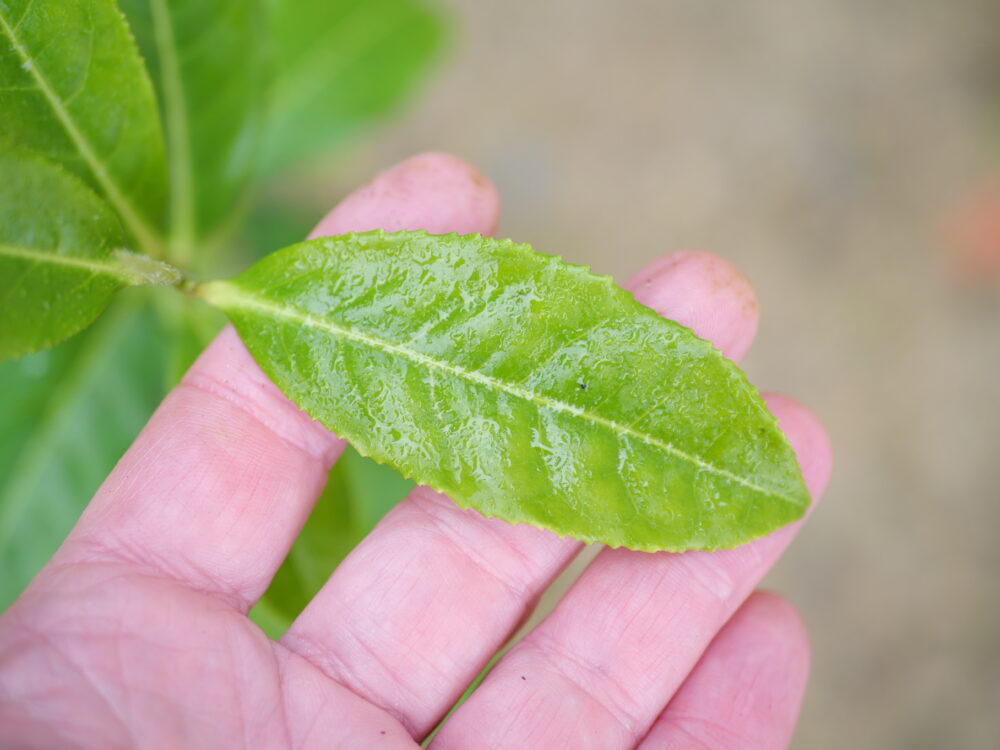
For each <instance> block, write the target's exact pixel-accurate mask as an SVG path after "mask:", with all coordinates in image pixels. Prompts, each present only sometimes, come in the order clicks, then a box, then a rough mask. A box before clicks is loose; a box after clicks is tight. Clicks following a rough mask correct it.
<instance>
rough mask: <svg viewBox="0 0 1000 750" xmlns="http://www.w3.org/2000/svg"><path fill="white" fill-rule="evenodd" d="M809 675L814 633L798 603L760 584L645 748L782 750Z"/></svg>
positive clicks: (665, 713) (668, 709)
mask: <svg viewBox="0 0 1000 750" xmlns="http://www.w3.org/2000/svg"><path fill="white" fill-rule="evenodd" d="M808 676H809V637H808V635H807V634H806V629H805V626H804V625H803V624H802V620H801V619H800V618H799V616H798V614H797V613H796V612H795V609H794V608H793V607H792V605H790V604H789V603H788V602H786V601H785V600H784V599H782V598H781V597H780V596H777V595H775V594H769V593H763V592H759V591H758V592H757V593H755V594H753V595H752V596H751V597H750V598H749V599H747V600H746V602H744V603H743V606H742V607H740V608H739V610H738V611H737V612H736V614H735V615H733V617H732V619H731V620H730V621H729V622H728V623H726V626H725V627H724V628H723V629H722V631H721V632H720V633H719V634H718V635H717V636H716V637H715V640H714V641H712V645H710V646H709V647H708V650H707V651H705V653H704V654H703V655H702V657H701V660H700V661H699V662H698V666H696V667H695V668H694V671H693V672H692V673H691V674H690V675H689V676H688V678H687V680H685V682H684V684H683V685H682V686H681V688H680V690H678V691H677V694H676V695H675V696H674V697H673V700H671V701H670V704H669V705H668V706H667V707H666V709H665V710H664V711H663V713H661V714H660V716H659V718H658V719H657V720H656V723H655V724H653V728H652V729H651V730H650V731H649V734H647V735H646V738H645V739H644V740H643V741H642V743H641V744H640V745H639V750H671V749H673V748H676V749H678V750H679V749H680V748H690V747H697V748H702V749H703V750H742V748H747V747H752V748H754V750H781V749H782V748H786V747H788V742H789V740H790V739H791V737H792V731H793V730H794V729H795V722H796V719H797V718H798V715H799V707H800V706H801V705H802V695H803V693H804V692H805V688H806V678H807V677H808Z"/></svg>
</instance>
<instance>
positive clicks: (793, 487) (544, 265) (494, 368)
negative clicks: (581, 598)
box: [200, 232, 809, 551]
mask: <svg viewBox="0 0 1000 750" xmlns="http://www.w3.org/2000/svg"><path fill="white" fill-rule="evenodd" d="M200 294H201V295H202V296H203V297H204V298H205V299H207V300H208V301H209V302H211V303H213V304H215V305H217V306H218V307H221V308H222V309H224V310H225V311H226V312H227V314H228V315H229V316H230V318H231V319H232V321H233V322H234V324H235V325H236V328H237V330H238V331H239V333H240V335H241V336H242V338H243V341H244V342H245V343H246V345H247V347H248V348H249V349H250V352H251V353H252V354H253V356H254V357H255V359H256V360H257V362H258V363H259V364H260V365H261V367H262V368H263V369H264V371H265V372H267V373H268V375H269V376H270V377H271V379H272V380H273V381H274V382H275V383H276V384H277V385H278V386H279V387H280V388H281V389H282V390H283V391H284V392H285V394H286V395H287V396H288V397H289V398H291V399H292V400H293V401H295V402H296V403H297V404H298V405H299V406H300V407H302V408H303V409H305V411H307V412H308V413H309V414H310V415H312V416H313V417H314V418H316V419H318V420H319V421H320V422H322V423H323V424H324V425H326V426H327V427H328V428H329V429H331V430H333V431H335V432H336V433H338V434H339V435H341V436H343V437H346V438H347V439H348V440H350V441H351V443H352V444H353V445H354V446H355V447H356V448H357V449H358V450H359V452H361V453H362V454H364V455H369V456H371V457H373V458H375V459H376V460H378V461H382V462H386V463H389V464H391V465H393V466H395V467H397V468H398V469H400V470H401V471H402V472H403V473H404V474H405V475H407V476H409V477H412V478H413V479H414V480H416V481H418V482H420V483H423V484H427V485H430V486H431V487H434V488H435V489H438V490H441V491H444V492H446V493H448V494H449V495H450V496H451V497H452V498H453V499H454V500H455V501H456V502H457V503H458V504H459V505H460V506H462V507H472V508H475V509H476V510H478V511H480V512H481V513H483V514H484V515H486V516H496V517H499V518H503V519H504V520H506V521H509V522H525V523H530V524H532V525H535V526H540V527H543V528H548V529H551V530H552V531H554V532H556V533H558V534H563V535H569V536H573V537H576V538H578V539H581V540H583V541H587V542H603V543H606V544H610V545H613V546H626V547H631V548H634V549H642V550H674V551H677V550H684V549H717V548H720V547H733V546H735V545H738V544H742V543H743V542H746V541H749V540H750V539H753V538H756V537H759V536H763V535H764V534H767V533H769V532H771V531H773V530H774V529H776V528H778V527H780V526H782V525H784V524H786V523H789V522H790V521H793V520H795V519H797V518H799V517H801V516H802V514H803V512H804V511H805V508H806V507H807V505H808V503H809V497H808V493H807V491H806V489H805V486H804V485H803V482H802V478H801V475H800V472H799V469H798V465H797V464H796V461H795V456H794V454H793V452H792V450H791V448H790V446H789V445H788V442H787V441H786V439H785V438H784V436H783V435H782V434H781V432H780V430H779V429H778V426H777V424H776V422H775V420H774V418H773V417H772V416H771V415H770V413H769V412H768V411H767V408H766V407H765V405H764V403H763V401H762V400H761V399H760V397H759V396H758V394H757V391H756V390H755V389H754V388H753V386H751V385H750V384H749V383H748V382H747V380H746V377H745V376H744V375H743V373H742V372H741V371H740V370H739V369H738V368H737V367H736V366H735V365H733V364H732V363H731V362H729V361H728V360H726V359H725V358H724V357H723V356H722V355H721V354H720V353H719V352H718V351H717V350H716V349H715V348H714V347H712V345H711V344H709V343H708V342H706V341H703V340H702V339H699V338H698V337H697V336H695V335H694V334H693V333H691V331H689V330H688V329H686V328H684V327H682V326H680V325H678V324H677V323H674V322H672V321H669V320H665V319H663V318H661V317H660V316H659V315H657V314H656V313H654V312H653V311H652V310H649V309H648V308H645V307H643V306H642V305H640V304H639V303H637V302H636V301H635V300H634V299H633V297H632V296H631V295H630V294H628V293H627V292H625V291H623V290H621V289H619V288H617V287H615V286H614V285H613V284H612V283H611V281H610V279H607V278H601V277H597V276H593V275H592V274H590V273H589V272H588V271H587V270H586V269H583V268H580V267H576V266H571V265H567V264H565V263H563V262H562V261H560V260H559V259H558V258H553V257H548V256H544V255H540V254H537V253H534V252H533V251H532V250H531V249H530V248H529V247H528V246H526V245H515V244H513V243H511V242H510V241H498V240H492V239H487V238H482V237H479V236H478V235H469V236H464V237H459V236H457V235H447V236H442V237H433V236H428V235H426V234H425V233H423V232H400V233H396V234H390V235H387V234H384V233H382V232H370V233H365V234H355V235H345V236H342V237H331V238H323V239H318V240H313V241H311V242H305V243H301V244H299V245H293V246H292V247H289V248H286V249H285V250H282V251H279V252H277V253H275V254H273V255H271V256H269V257H268V258H265V259H264V260H262V261H260V262H259V263H257V264H256V265H255V266H253V267H251V268H250V269H249V270H247V271H246V272H244V273H243V274H241V275H240V276H238V277H237V278H235V279H233V280H232V281H225V282H211V283H208V284H204V285H202V287H201V288H200Z"/></svg>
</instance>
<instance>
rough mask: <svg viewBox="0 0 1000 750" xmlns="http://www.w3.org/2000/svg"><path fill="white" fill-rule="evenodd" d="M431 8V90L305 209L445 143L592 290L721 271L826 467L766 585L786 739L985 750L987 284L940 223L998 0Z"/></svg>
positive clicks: (999, 94) (982, 158)
mask: <svg viewBox="0 0 1000 750" xmlns="http://www.w3.org/2000/svg"><path fill="white" fill-rule="evenodd" d="M459 5H461V7H458V6H459ZM455 6H456V7H455V14H456V16H457V18H458V21H459V24H458V25H459V36H460V39H459V41H458V49H456V50H455V52H454V54H453V56H452V59H451V61H450V63H449V64H448V65H447V66H446V68H445V70H444V71H443V73H442V74H441V75H440V76H439V77H438V78H437V79H436V80H435V81H434V83H433V84H432V85H431V86H430V87H429V89H428V90H427V91H426V92H425V95H424V96H423V97H421V98H420V99H419V101H417V102H416V103H415V106H413V107H412V108H411V109H410V110H409V112H408V114H407V116H406V117H405V118H403V119H402V120H401V121H398V122H397V123H396V124H395V125H394V126H392V127H391V128H390V129H388V130H385V131H383V132H381V133H380V134H379V135H378V136H377V137H375V138H374V139H373V140H372V141H370V142H369V145H368V147H366V148H365V149H363V150H361V151H358V152H355V153H354V154H353V155H352V156H351V158H350V160H349V161H347V162H345V161H344V160H343V159H342V158H341V159H339V160H337V161H336V167H335V168H333V169H332V174H333V175H334V176H333V178H331V177H330V175H331V168H329V167H328V166H323V167H322V168H317V170H316V175H317V177H316V178H315V179H314V180H313V181H312V182H310V183H307V184H306V185H305V186H304V187H301V186H300V187H299V188H298V189H299V190H302V194H303V195H304V196H306V197H304V198H303V200H305V201H307V202H309V201H311V202H312V204H313V207H314V208H315V211H316V213H317V214H318V213H319V212H321V211H322V210H324V209H325V207H327V206H328V205H330V204H332V203H333V202H334V201H335V200H336V199H337V198H338V197H339V196H340V195H342V194H343V193H344V192H346V191H347V190H348V189H349V188H350V187H352V186H354V185H355V184H357V183H358V182H361V181H363V180H366V179H367V178H368V177H369V176H370V175H371V174H372V173H373V172H374V171H376V170H378V169H381V168H384V167H385V166H387V165H389V164H390V163H392V162H394V161H396V160H397V159H400V158H402V157H404V156H406V155H409V154H410V153H412V152H415V151H418V150H423V149H427V148H443V149H447V150H450V151H453V152H456V153H458V154H460V155H462V156H465V157H467V158H469V159H471V160H472V161H473V162H475V163H477V164H478V165H480V166H481V167H482V168H483V169H484V171H485V172H487V173H488V174H489V175H490V177H491V178H492V179H493V180H494V181H495V182H496V184H497V185H498V187H499V189H500V192H501V194H502V196H503V199H504V201H505V217H504V220H503V222H502V224H501V227H500V234H502V235H505V236H510V237H513V238H515V239H518V240H524V241H528V242H532V243H533V244H535V246H536V247H538V248H539V249H542V250H544V251H546V252H553V253H561V254H562V255H563V256H564V257H566V258H567V259H568V260H572V261H574V262H579V263H587V264H591V265H592V266H593V267H594V268H595V269H596V270H598V271H600V272H607V273H611V274H613V275H614V276H615V277H616V278H619V279H623V278H624V277H625V276H626V275H628V274H629V273H631V272H632V271H633V270H635V269H636V268H638V267H639V266H640V265H642V264H643V263H645V262H647V261H649V260H651V259H652V258H654V257H655V256H657V255H658V254H660V253H661V252H664V251H669V250H673V249H678V248H683V247H698V248H703V249H708V250H712V251H715V252H717V253H720V254H722V255H724V256H725V257H727V258H729V259H730V260H732V261H733V262H735V263H736V264H737V265H738V266H739V267H741V268H742V269H743V270H744V271H745V273H746V274H747V276H749V278H750V279H751V281H752V282H753V283H754V284H755V286H756V288H757V290H758V294H759V296H760V302H761V308H762V321H761V330H760V335H759V338H758V342H757V344H756V346H755V348H754V350H753V352H752V353H751V356H750V359H749V361H748V363H747V369H748V371H749V372H750V375H751V377H752V378H753V379H754V380H755V381H756V382H758V383H760V384H761V385H762V386H763V387H764V388H766V389H769V390H770V389H773V390H781V391H784V392H786V393H789V394H791V395H793V396H795V397H797V398H800V399H801V400H803V401H805V402H806V403H808V404H810V405H811V406H812V407H813V408H814V409H815V410H816V411H817V412H818V413H819V414H820V415H821V416H822V417H823V419H824V420H825V421H826V423H827V425H828V426H829V429H830V432H831V434H832V437H833V443H834V449H835V452H836V469H835V472H834V479H833V483H832V484H831V487H830V490H829V493H828V495H827V499H826V502H825V503H824V506H823V507H822V508H821V510H820V511H819V512H818V513H817V515H816V516H815V518H814V519H813V522H812V523H811V525H810V526H809V527H808V528H807V530H806V531H805V533H804V534H803V535H802V536H801V537H800V538H799V540H798V541H797V542H796V544H795V545H794V546H793V548H792V549H791V550H790V552H789V554H788V555H787V556H786V558H785V559H784V561H783V562H782V563H781V565H780V567H779V569H778V570H777V571H776V572H775V573H774V574H773V576H772V577H771V578H770V580H769V581H768V584H769V585H770V586H771V587H773V588H777V589H779V590H781V591H782V592H784V593H785V594H786V595H788V596H789V597H790V598H791V599H792V600H793V601H794V602H795V604H796V605H797V606H798V607H799V608H800V609H801V611H802V612H803V614H804V616H805V619H806V620H807V622H808V623H809V626H810V629H811V632H812V637H813V641H814V648H815V657H814V667H813V680H812V683H811V688H810V692H809V695H808V697H807V700H806V705H805V708H804V713H803V719H802V724H801V726H800V729H799V731H798V734H797V736H796V740H795V743H794V745H793V746H794V747H795V748H799V749H800V750H804V749H806V748H808V749H809V750H821V749H823V750H825V749H826V748H830V749H832V748H838V749H839V748H841V747H845V746H846V747H851V748H855V749H856V750H866V749H868V748H872V749H874V748H879V749H884V748H904V747H905V748H908V749H910V750H919V749H921V748H945V747H946V748H986V747H996V746H997V744H996V743H997V741H998V739H997V738H998V737H1000V711H998V708H1000V584H998V583H997V572H998V571H1000V544H998V530H1000V490H998V488H997V485H998V482H997V477H998V472H997V470H998V465H1000V280H994V281H992V282H991V281H990V280H989V279H988V278H986V277H985V274H984V273H983V272H982V271H981V269H980V270H974V269H973V270H967V271H966V273H965V275H964V276H963V274H962V273H961V272H960V270H958V269H956V265H957V264H956V263H955V262H954V256H955V255H956V254H958V255H961V252H960V251H961V248H956V247H955V243H956V242H959V241H960V240H956V239H955V235H956V233H955V232H954V231H952V228H953V227H952V225H953V223H954V221H955V219H954V216H955V214H956V212H958V213H959V214H961V211H960V210H959V209H958V208H957V207H958V206H960V205H961V204H962V203H963V201H965V200H966V196H968V195H970V194H973V193H975V191H977V190H979V189H980V188H982V186H983V185H987V184H989V183H990V182H996V181H997V179H998V177H1000V6H998V5H997V4H996V3H995V2H989V1H988V0H981V1H978V0H956V1H954V2H948V3H941V2H930V1H929V0H907V1H906V2H903V1H902V0H894V1H890V2H883V3H871V2H865V0H816V1H813V0H809V1H808V2H799V3H787V2H778V1H777V0H772V1H769V2H763V1H762V2H755V3H730V2H721V1H720V0H686V1H672V2H659V1H657V0H646V1H644V2H643V1H641V0H627V1H626V0H619V2H615V3H609V2H599V0H534V1H533V2H530V3H529V2H503V3H482V2H480V3H461V4H459V3H457V2H455ZM961 235H962V233H961V232H958V236H961Z"/></svg>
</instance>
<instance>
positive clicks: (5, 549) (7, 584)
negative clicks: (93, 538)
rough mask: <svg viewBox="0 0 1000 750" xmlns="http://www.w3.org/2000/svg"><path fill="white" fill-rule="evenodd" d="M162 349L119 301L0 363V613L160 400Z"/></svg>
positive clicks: (137, 307) (145, 321) (130, 302)
mask: <svg viewBox="0 0 1000 750" xmlns="http://www.w3.org/2000/svg"><path fill="white" fill-rule="evenodd" d="M138 293H139V290H131V291H128V292H126V295H125V296H128V297H131V296H132V295H136V294H138ZM165 345H166V340H165V338H164V336H163V332H162V329H161V328H160V326H159V323H158V321H157V318H156V316H155V315H154V313H153V310H152V308H151V306H150V305H148V304H147V303H144V302H142V301H141V300H135V299H122V300H121V301H120V302H118V303H116V305H115V306H114V307H113V308H112V309H111V310H110V311H109V312H108V314H107V315H105V316H104V317H103V318H102V319H101V320H99V321H98V322H97V324H96V325H94V326H92V327H91V328H89V329H88V330H86V331H84V332H83V333H82V334H80V335H79V336H74V337H73V338H72V339H70V340H68V341H64V342H63V343H62V344H60V345H59V346H57V347H55V348H54V349H49V350H46V351H43V352H39V353H37V354H32V355H30V356H28V357H23V358H21V359H18V360H14V361H12V362H4V363H2V364H0V392H2V393H4V394H7V396H8V397H6V398H4V401H3V404H4V408H3V409H2V410H0V571H3V574H2V575H0V611H2V610H3V609H5V608H6V607H7V605H8V604H10V603H11V602H12V601H13V600H14V598H15V597H17V595H18V594H19V593H20V592H21V590H22V589H23V588H24V587H25V586H26V585H27V583H28V581H30V580H31V579H32V578H33V577H34V575H35V574H36V573H37V572H38V570H39V569H40V568H41V567H42V565H43V564H44V563H45V562H46V561H47V560H48V559H49V557H51V555H52V553H53V552H55V550H56V548H57V547H58V546H59V545H60V544H61V543H62V541H63V539H64V538H65V537H66V534H68V533H69V530H70V529H71V528H72V527H73V524H74V523H75V522H76V519H77V518H78V517H79V515H80V513H81V512H82V511H83V509H84V507H85V506H86V504H87V503H88V502H89V501H90V498H91V496H92V495H93V494H94V492H95V491H96V490H97V488H98V487H99V486H100V484H101V482H103V481H104V478H105V477H106V476H107V475H108V473H109V472H110V471H111V469H112V468H113V467H114V465H115V463H116V462H117V461H118V459H119V458H120V457H121V455H122V453H124V451H125V449H126V448H127V447H128V445H129V443H131V442H132V440H133V439H134V438H135V436H136V435H137V434H138V433H139V430H140V429H141V428H142V426H143V424H145V422H146V420H147V419H148V418H149V416H150V414H152V413H153V409H154V408H155V407H156V405H157V404H158V403H159V401H160V400H161V399H162V398H163V395H164V393H165V389H164V386H163V377H162V371H163V368H164V366H165V363H164V359H165V354H166V352H165Z"/></svg>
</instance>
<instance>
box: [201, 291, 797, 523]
mask: <svg viewBox="0 0 1000 750" xmlns="http://www.w3.org/2000/svg"><path fill="white" fill-rule="evenodd" d="M199 293H200V295H201V296H202V298H203V299H205V300H206V301H208V302H210V303H212V304H215V305H218V306H219V307H222V308H223V309H232V308H237V309H239V308H242V309H249V310H256V311H257V312H260V313H263V314H265V315H266V316H270V317H272V318H278V319H284V320H287V321H290V322H292V323H295V324H296V325H300V326H305V327H307V328H313V329H316V330H319V331H325V332H326V333H330V334H333V335H334V336H340V337H343V338H346V339H349V340H352V341H355V342H358V343H361V344H364V345H365V346H368V347H371V348H373V349H378V350H380V351H384V352H387V353H390V354H396V355H399V356H401V357H403V358H405V359H409V360H410V361H412V362H414V363H416V364H418V365H425V366H427V367H433V368H435V369H438V370H441V371H444V372H446V373H448V374H451V375H454V376H456V377H459V378H462V379H465V380H468V381H471V382H474V383H478V384H480V385H485V386H487V387H489V388H492V389H495V390H499V391H503V392H505V393H508V394H510V395H512V396H514V397H516V398H520V399H522V400H525V401H529V402H531V403H533V404H535V405H536V406H539V407H546V408H549V409H552V410H553V411H559V412H563V413H566V414H570V415H572V416H575V417H579V418H582V419H584V420H587V421H590V422H593V423H595V424H598V425H601V426H602V427H605V428H607V429H609V430H611V431H612V432H614V433H616V434H617V435H619V436H627V437H631V438H634V439H636V440H639V441H640V442H643V443H646V444H647V445H651V446H653V447H655V448H659V449H660V450H662V451H664V452H665V453H669V454H671V455H673V456H675V457H677V458H679V459H681V460H683V461H687V462H688V463H691V464H694V465H695V466H698V467H699V468H701V469H704V470H705V471H708V472H710V473H712V474H715V475H716V476H719V477H722V478H724V479H727V480H729V481H731V482H734V483H736V484H740V485H742V486H744V487H746V488H747V489H750V490H753V491H755V492H759V493H761V494H762V495H766V496H768V497H776V498H778V499H780V500H783V501H785V502H787V503H789V504H790V505H793V506H795V507H802V503H801V502H799V501H798V500H796V499H795V498H794V497H791V496H789V495H786V494H785V493H783V492H778V491H776V490H773V489H768V488H765V487H761V486H760V485H758V484H756V483H755V482H752V481H750V480H749V479H746V478H745V477H741V476H739V475H738V474H734V473H732V472H731V471H728V470H727V469H724V468H721V467H719V466H716V465H715V464H712V463H710V462H708V461H706V460H704V459H703V458H700V457H699V456H696V455H693V454H690V453H688V452H686V451H683V450H681V449H680V448H678V447H677V446H675V445H673V444H672V443H668V442H666V441H665V440H661V439H660V438H658V437H656V436H655V435H650V434H649V433H646V432H642V431H641V430H637V429H635V428H634V427H631V426H629V425H625V424H621V423H620V422H617V421H615V420H613V419H608V418H607V417H603V416H601V415H600V414H595V413H594V412H592V411H588V410H587V409H582V408H580V407H579V406H574V405H573V404H568V403H566V402H565V401H560V400H559V399H555V398H552V397H551V396H546V395H544V394H541V393H537V392H535V391H532V390H530V389H528V388H523V387H521V386H519V385H517V384H515V383H508V382H506V381H504V380H500V379H499V378H494V377H492V376H490V375H484V374H482V373H480V372H476V371H474V370H467V369H465V368H464V367H460V366H458V365H455V364H453V363H451V362H447V361H443V360H439V359H435V358H434V357H431V356H429V355H427V354H424V353H423V352H418V351H416V350H414V349H411V348H409V347H407V346H404V345H402V344H397V343H394V342H392V341H387V340H386V339H382V338H379V337H377V336H373V335H371V334H369V333H361V332H359V331H355V330H352V329H350V328H345V327H343V326H339V325H337V324H336V323H333V322H331V321H329V320H326V319H323V318H319V317H317V316H315V315H311V314H309V313H305V312H303V311H301V310H298V309H296V308H294V307H288V306H287V305H282V304H279V303H276V302H274V301H272V300H269V299H267V298H264V297H259V296H257V295H255V294H253V293H250V292H248V291H247V290H245V289H241V288H240V287H238V286H237V285H236V284H234V283H232V282H212V283H209V284H204V285H202V287H201V289H200V291H199Z"/></svg>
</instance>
